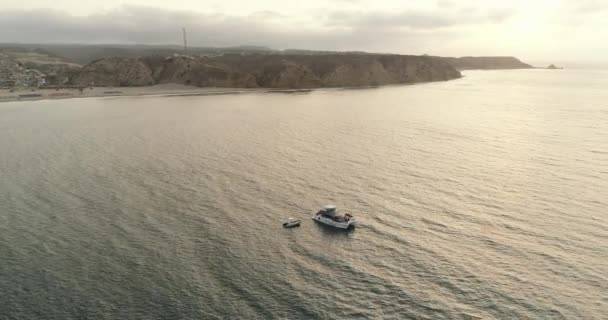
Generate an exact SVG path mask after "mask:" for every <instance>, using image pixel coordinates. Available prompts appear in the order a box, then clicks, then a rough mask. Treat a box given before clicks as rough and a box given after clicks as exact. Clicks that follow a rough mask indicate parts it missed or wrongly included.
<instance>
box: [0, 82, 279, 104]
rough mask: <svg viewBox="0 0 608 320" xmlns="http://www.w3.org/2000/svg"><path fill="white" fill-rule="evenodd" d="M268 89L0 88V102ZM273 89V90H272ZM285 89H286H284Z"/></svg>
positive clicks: (175, 86) (181, 86) (163, 85)
mask: <svg viewBox="0 0 608 320" xmlns="http://www.w3.org/2000/svg"><path fill="white" fill-rule="evenodd" d="M266 91H270V90H269V89H245V88H199V87H194V86H185V85H179V84H162V85H156V86H150V87H124V88H118V87H94V88H86V89H84V90H83V91H82V92H81V91H80V90H78V89H28V88H17V89H15V90H14V91H13V92H11V91H10V90H8V89H0V102H9V101H35V100H47V99H72V98H93V97H116V96H149V95H213V94H237V93H247V92H266ZM273 91H274V90H273ZM286 91H287V90H286Z"/></svg>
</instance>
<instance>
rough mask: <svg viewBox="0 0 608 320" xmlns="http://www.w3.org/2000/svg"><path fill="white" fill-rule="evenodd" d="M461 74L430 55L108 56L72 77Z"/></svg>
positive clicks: (244, 84) (152, 79) (272, 81)
mask: <svg viewBox="0 0 608 320" xmlns="http://www.w3.org/2000/svg"><path fill="white" fill-rule="evenodd" d="M460 77H461V74H460V72H459V71H458V70H456V69H455V68H454V67H453V66H452V65H450V64H449V63H448V62H446V61H443V60H440V59H436V58H433V57H426V56H404V55H377V54H373V55H372V54H352V55H344V54H323V55H303V54H245V55H243V54H223V55H220V56H214V57H206V56H196V57H193V56H179V55H175V56H171V57H168V58H163V57H159V56H152V57H150V56H149V57H139V58H118V57H114V58H105V59H100V60H97V61H93V62H92V63H90V64H88V65H86V66H84V67H83V68H82V69H80V70H79V71H78V72H76V73H74V74H73V76H72V77H71V83H72V84H75V85H81V86H86V85H91V84H94V85H97V86H146V85H153V84H161V83H180V84H187V85H195V86H200V87H236V88H258V87H259V88H319V87H362V86H377V85H386V84H400V83H417V82H429V81H445V80H450V79H456V78H460Z"/></svg>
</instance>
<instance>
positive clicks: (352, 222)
mask: <svg viewBox="0 0 608 320" xmlns="http://www.w3.org/2000/svg"><path fill="white" fill-rule="evenodd" d="M312 220H314V221H316V222H318V223H322V224H325V225H328V226H330V227H334V228H338V229H350V228H354V227H355V220H354V219H350V220H349V221H345V222H339V221H335V220H333V219H330V218H326V217H323V216H322V215H316V216H313V217H312Z"/></svg>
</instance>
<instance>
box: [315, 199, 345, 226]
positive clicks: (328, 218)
mask: <svg viewBox="0 0 608 320" xmlns="http://www.w3.org/2000/svg"><path fill="white" fill-rule="evenodd" d="M336 211H337V210H336V206H334V205H333V204H328V205H326V206H323V207H322V208H321V210H319V212H317V214H315V215H314V216H313V217H312V219H313V220H315V221H316V222H319V223H323V224H326V225H328V226H332V227H334V228H339V229H349V228H353V227H354V226H355V224H356V221H355V218H354V217H353V216H352V215H350V214H348V213H347V214H344V215H340V214H338V213H337V212H336Z"/></svg>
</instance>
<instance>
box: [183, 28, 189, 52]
mask: <svg viewBox="0 0 608 320" xmlns="http://www.w3.org/2000/svg"><path fill="white" fill-rule="evenodd" d="M182 33H183V34H184V54H188V39H187V37H186V28H182Z"/></svg>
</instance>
